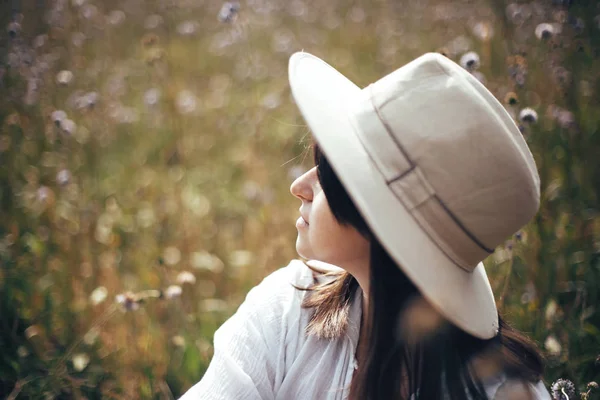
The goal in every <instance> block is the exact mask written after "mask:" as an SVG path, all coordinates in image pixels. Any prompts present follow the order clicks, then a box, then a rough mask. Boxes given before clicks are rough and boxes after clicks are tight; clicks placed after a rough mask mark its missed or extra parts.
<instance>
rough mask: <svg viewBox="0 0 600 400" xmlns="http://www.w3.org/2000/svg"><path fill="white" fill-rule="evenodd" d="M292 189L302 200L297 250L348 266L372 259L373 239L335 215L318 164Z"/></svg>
mask: <svg viewBox="0 0 600 400" xmlns="http://www.w3.org/2000/svg"><path fill="white" fill-rule="evenodd" d="M290 192H291V193H292V194H293V195H294V196H296V197H297V198H299V199H300V200H301V201H302V205H301V207H300V215H301V216H300V218H298V221H297V222H296V228H297V229H298V239H297V240H296V251H297V252H298V254H299V255H300V256H301V257H303V258H305V259H310V260H319V261H323V262H326V263H329V264H333V265H337V266H338V267H341V268H344V269H346V270H348V272H350V273H353V272H355V271H352V270H350V269H351V268H348V267H350V266H352V265H361V264H363V265H364V263H365V262H366V265H368V260H369V242H368V240H367V239H365V238H364V237H363V236H362V235H361V234H360V233H359V232H358V231H357V230H356V229H355V228H353V227H352V226H350V225H341V224H340V223H338V221H337V220H336V219H335V217H334V216H333V214H332V213H331V209H330V208H329V203H328V202H327V199H326V198H325V193H324V192H323V190H322V189H321V185H320V183H319V179H318V176H317V167H314V168H312V169H310V170H309V171H308V172H306V173H305V174H303V175H302V176H300V177H299V178H298V179H296V180H295V181H294V182H293V183H292V186H291V187H290Z"/></svg>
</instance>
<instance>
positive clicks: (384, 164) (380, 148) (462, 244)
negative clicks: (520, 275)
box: [352, 85, 494, 272]
mask: <svg viewBox="0 0 600 400" xmlns="http://www.w3.org/2000/svg"><path fill="white" fill-rule="evenodd" d="M371 88H372V87H371V85H370V86H369V87H368V88H365V89H363V92H365V91H368V92H369V96H368V99H364V100H363V101H362V102H361V103H360V105H359V109H355V110H354V111H355V112H354V113H352V114H353V116H354V118H353V119H354V121H353V122H354V123H356V124H357V125H358V126H357V128H358V129H356V131H357V135H358V137H359V139H360V141H361V143H362V144H363V146H364V148H365V150H366V151H367V153H368V154H369V157H370V158H371V160H372V161H373V163H374V164H375V166H376V167H377V169H378V170H379V172H380V173H381V175H382V177H383V178H384V180H385V182H386V183H387V185H388V187H389V188H390V190H391V191H392V193H393V194H394V195H395V197H396V198H397V199H398V200H399V201H400V202H401V203H402V205H403V206H404V207H405V208H406V209H407V210H408V211H409V212H410V213H411V215H412V216H413V218H415V220H416V221H417V223H418V224H419V225H420V226H421V228H422V229H423V230H424V231H425V232H426V233H427V234H428V236H429V237H430V238H431V239H432V241H433V242H434V243H435V244H436V245H437V246H438V248H439V249H440V250H441V251H442V252H443V253H444V254H446V256H447V257H448V258H449V259H450V260H452V262H453V263H454V264H456V265H457V266H458V267H460V268H462V269H464V270H465V271H467V272H472V271H473V270H474V269H475V267H476V266H477V264H478V263H479V262H480V261H481V260H483V259H485V258H486V257H487V256H488V255H489V254H491V253H493V252H494V250H493V249H489V248H487V247H486V246H485V245H484V244H483V243H481V242H480V241H479V240H478V239H477V238H476V237H475V236H474V235H473V234H472V233H471V232H470V231H469V230H468V229H467V228H466V227H465V226H464V225H463V224H462V223H461V222H460V220H459V219H458V218H457V217H456V215H454V214H453V213H452V212H451V211H450V210H449V209H448V207H447V206H446V204H445V203H444V202H443V201H442V199H441V198H440V197H439V195H438V194H437V193H436V192H435V189H434V188H433V186H432V185H431V184H430V183H429V181H428V180H427V178H426V176H425V174H424V173H423V171H422V170H421V168H419V166H418V165H417V164H416V163H415V162H413V161H412V160H411V159H410V157H409V156H408V153H407V152H406V150H405V148H404V147H403V146H402V145H401V144H400V142H399V141H398V139H397V138H396V136H395V135H394V134H393V131H392V129H391V127H390V126H389V124H388V123H387V122H386V121H385V119H384V118H383V116H382V114H381V112H380V110H379V109H378V107H377V106H376V104H375V99H374V97H373V95H372V93H371ZM365 94H366V93H365ZM374 116H376V118H374ZM367 134H368V135H369V136H370V138H368V139H367V138H366V137H365V136H366V135H367Z"/></svg>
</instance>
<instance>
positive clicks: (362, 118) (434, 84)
mask: <svg viewBox="0 0 600 400" xmlns="http://www.w3.org/2000/svg"><path fill="white" fill-rule="evenodd" d="M289 80H290V85H291V89H292V94H293V96H294V99H295V101H296V103H297V105H298V107H299V109H300V111H301V113H302V115H303V116H304V119H305V120H306V122H307V123H308V125H309V127H310V129H311V130H312V133H313V136H314V138H315V140H316V141H317V143H318V145H319V147H320V148H321V149H322V151H323V153H324V154H325V156H326V157H327V160H328V161H329V163H330V164H331V166H332V168H333V169H334V171H335V172H336V174H337V176H338V177H339V179H340V181H341V182H342V184H343V185H344V187H345V188H346V190H347V192H348V194H349V195H350V197H351V198H352V200H353V201H354V203H355V205H356V207H357V208H358V210H359V211H360V212H361V214H362V216H363V217H364V219H365V221H366V222H367V224H368V225H369V227H370V228H371V230H372V231H373V233H374V234H375V235H376V237H377V239H378V240H379V241H380V243H381V244H382V246H383V247H384V248H385V249H386V250H387V252H388V253H389V254H390V256H391V257H392V258H393V259H394V260H395V261H396V263H397V264H398V266H399V268H400V269H401V270H402V271H403V272H404V273H405V274H406V275H407V276H408V277H409V278H410V279H411V280H412V281H413V283H414V284H415V285H416V286H417V287H418V288H419V290H420V291H421V293H422V294H423V295H424V296H425V297H426V298H427V299H428V300H429V301H430V303H431V304H432V305H433V306H434V307H435V308H437V309H438V310H439V312H440V313H441V314H442V315H444V316H445V317H446V318H447V319H448V320H449V321H451V322H452V323H454V324H455V325H457V326H458V327H459V328H461V329H463V330H464V331H466V332H468V333H470V334H472V335H474V336H476V337H479V338H482V339H488V338H492V337H494V336H495V335H496V334H497V332H498V312H497V309H496V303H495V300H494V295H493V293H492V289H491V287H490V283H489V280H488V278H487V275H486V272H485V269H484V266H483V263H482V262H481V261H483V260H484V259H485V258H486V257H487V256H488V255H489V254H491V253H492V252H493V251H494V249H495V247H496V246H498V245H499V244H501V243H503V242H504V241H505V240H506V239H507V237H509V236H510V235H512V234H513V233H514V232H516V231H518V230H519V229H520V228H521V227H522V226H523V225H525V224H526V223H527V222H528V221H529V220H530V219H531V218H532V217H533V216H534V215H535V213H536V212H537V210H538V207H539V197H540V189H539V185H540V181H539V176H538V174H537V169H536V166H535V162H534V160H533V157H532V155H531V152H530V150H529V148H528V147H527V144H526V143H525V141H524V139H523V137H522V135H521V133H520V131H519V129H518V128H517V126H516V125H515V123H514V121H513V119H512V118H511V117H510V115H509V114H508V113H507V111H506V110H505V109H504V107H503V106H502V105H501V104H500V103H499V102H498V101H497V100H496V98H495V97H494V96H493V95H492V94H491V93H490V92H489V91H488V90H487V89H486V88H485V87H484V86H483V85H482V84H481V83H480V82H479V81H478V80H477V79H476V78H474V77H473V76H472V75H471V74H470V73H469V72H467V71H466V70H464V69H463V68H461V67H460V66H459V65H457V64H456V63H454V62H453V61H451V60H449V59H448V58H446V57H444V56H442V55H441V54H437V53H428V54H425V55H423V56H421V57H419V58H417V59H415V60H413V61H412V62H410V63H408V64H406V65H405V66H403V67H401V68H399V69H398V70H396V71H394V72H392V73H391V74H389V75H387V76H385V77H384V78H382V79H380V80H379V81H377V82H375V83H373V84H371V85H369V86H367V87H366V88H364V89H360V88H359V87H358V86H356V85H355V84H354V83H352V82H351V81H350V80H348V79H347V78H346V77H344V76H343V75H342V74H341V73H339V72H338V71H337V70H335V69H334V68H333V67H331V66H330V65H328V64H327V63H325V62H324V61H323V60H321V59H319V58H317V57H315V56H313V55H311V54H308V53H304V52H300V53H296V54H293V55H292V57H291V58H290V62H289Z"/></svg>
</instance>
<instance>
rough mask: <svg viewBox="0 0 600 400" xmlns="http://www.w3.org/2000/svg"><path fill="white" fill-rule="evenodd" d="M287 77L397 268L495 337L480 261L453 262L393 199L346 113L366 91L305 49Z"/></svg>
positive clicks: (468, 327)
mask: <svg viewBox="0 0 600 400" xmlns="http://www.w3.org/2000/svg"><path fill="white" fill-rule="evenodd" d="M289 81H290V87H291V90H292V94H293V97H294V99H295V101H296V104H297V106H298V108H299V109H300V111H301V113H302V115H303V117H304V119H305V120H306V122H307V124H308V126H309V127H310V129H311V131H312V133H313V136H314V138H315V140H316V141H317V143H318V145H319V147H320V148H321V150H322V151H323V153H324V154H325V155H326V157H327V160H328V161H329V163H330V164H331V166H332V168H333V169H334V171H335V172H336V174H337V176H338V177H339V179H340V181H341V182H342V184H343V185H344V188H346V190H347V192H348V194H349V195H350V197H351V198H352V200H353V201H354V203H355V205H356V207H357V208H358V209H359V211H360V212H361V215H362V216H363V218H364V219H365V220H366V222H367V224H368V225H369V227H370V228H371V230H372V231H373V233H374V234H375V235H376V236H377V238H378V240H379V241H380V243H381V244H382V246H383V247H384V248H385V249H386V250H387V252H388V253H389V254H390V256H391V257H392V258H393V259H394V260H395V261H396V263H397V264H398V266H399V267H400V269H401V270H402V271H403V272H404V273H405V274H406V275H407V276H408V277H409V279H411V280H412V282H413V283H414V284H415V285H416V286H417V288H419V290H420V291H421V293H422V294H423V296H425V298H426V299H428V300H429V301H430V303H431V304H432V305H433V306H434V307H435V308H437V309H438V311H439V312H440V313H441V314H442V315H443V316H445V317H446V318H447V319H448V320H449V321H451V322H452V323H454V324H455V325H457V326H458V327H459V328H461V329H462V330H464V331H466V332H467V333H469V334H471V335H473V336H476V337H478V338H481V339H489V338H492V337H494V336H495V335H496V334H497V332H498V312H497V309H496V303H495V299H494V294H493V292H492V289H491V286H490V283H489V280H488V278H487V275H486V272H485V268H484V266H483V263H479V264H478V265H477V266H476V267H475V269H474V270H473V272H467V271H465V270H464V269H462V268H460V267H458V266H457V265H456V264H454V263H453V262H452V261H451V260H450V259H449V258H448V257H447V256H446V255H445V254H444V253H443V252H442V251H441V250H440V248H439V247H438V246H437V245H436V244H435V242H433V240H432V239H431V238H430V237H429V236H428V235H427V234H426V233H425V231H423V229H422V228H421V227H420V225H419V224H418V222H417V221H416V220H415V218H414V217H413V216H412V215H411V214H410V212H409V211H408V210H407V209H406V208H405V207H404V206H403V205H402V203H401V202H400V201H399V200H398V199H397V198H396V197H395V196H394V194H393V193H392V191H391V190H390V189H389V188H388V186H387V184H386V182H385V179H384V177H383V176H382V175H381V173H380V172H379V171H378V170H377V167H376V166H375V164H374V163H373V161H372V160H371V159H370V157H369V155H368V153H367V152H366V151H365V148H364V147H363V145H362V144H361V141H360V139H359V137H358V136H357V133H356V127H355V126H354V124H353V123H352V122H351V119H350V115H349V112H350V111H349V110H350V107H349V105H350V104H351V103H352V102H353V100H355V99H356V100H357V99H358V98H359V96H360V94H361V89H360V88H359V87H358V86H357V85H355V84H354V83H353V82H351V81H350V80H349V79H347V78H346V77H345V76H344V75H342V74H341V73H339V72H338V71H337V70H336V69H335V68H333V67H331V66H330V65H329V64H327V63H326V62H324V61H323V60H321V59H319V58H317V57H315V56H313V55H311V54H308V53H304V52H301V53H295V54H293V55H292V57H291V58H290V62H289ZM407 118H410V116H407Z"/></svg>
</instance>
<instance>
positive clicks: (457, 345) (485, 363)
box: [302, 145, 543, 400]
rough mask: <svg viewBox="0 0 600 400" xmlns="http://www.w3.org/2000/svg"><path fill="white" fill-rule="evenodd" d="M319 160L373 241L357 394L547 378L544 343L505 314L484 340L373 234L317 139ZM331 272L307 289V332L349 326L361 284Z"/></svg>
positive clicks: (340, 210) (418, 394)
mask: <svg viewBox="0 0 600 400" xmlns="http://www.w3.org/2000/svg"><path fill="white" fill-rule="evenodd" d="M314 159H315V165H316V166H317V174H318V177H319V181H320V184H321V186H322V188H323V191H324V193H325V197H326V198H327V201H328V202H329V206H330V208H331V211H332V213H333V215H334V217H335V218H336V220H337V221H338V222H339V223H340V224H343V225H351V226H353V227H354V228H356V229H357V230H358V231H359V232H361V233H362V234H363V235H364V236H365V237H366V238H367V239H369V240H370V243H371V255H370V272H371V273H370V293H369V310H368V312H367V313H366V315H367V320H366V321H365V323H364V325H363V327H364V328H363V329H365V335H364V338H365V339H366V345H365V346H360V349H359V351H360V354H358V359H359V360H360V361H359V366H358V369H357V370H356V371H355V373H354V376H353V379H352V385H351V391H350V398H351V399H361V400H375V399H408V398H410V396H411V395H412V396H414V398H415V399H442V398H448V399H451V400H458V399H464V398H465V397H466V395H468V396H470V398H471V399H473V400H477V399H487V396H486V393H485V389H484V382H485V380H486V378H490V377H493V376H495V375H497V374H498V373H500V372H504V373H505V374H506V375H507V376H509V377H513V378H517V379H520V380H523V381H528V382H537V381H538V380H540V379H541V377H542V374H543V359H542V357H541V355H540V353H539V351H538V350H537V347H536V346H535V344H534V343H533V342H532V341H531V340H529V339H528V338H527V337H526V336H525V335H523V334H522V333H520V332H518V331H517V330H515V329H513V328H511V327H510V326H509V325H508V324H507V323H506V322H505V321H504V320H503V319H502V318H499V320H500V329H499V333H498V335H497V336H496V337H494V338H493V339H489V340H483V339H479V338H476V337H474V336H472V335H469V334H468V333H466V332H464V331H463V330H461V329H459V328H458V327H456V326H455V325H453V324H452V323H450V322H449V321H448V320H446V319H445V318H443V317H442V316H441V315H440V314H439V313H437V311H435V310H434V309H433V307H431V306H430V305H429V303H428V302H427V301H426V300H425V299H424V298H423V297H422V296H421V293H420V292H419V290H418V289H417V288H416V287H415V286H414V284H413V283H412V282H411V281H410V280H409V279H408V278H407V277H406V275H405V274H404V273H403V272H402V271H401V270H400V269H399V268H398V267H397V265H396V263H395V262H394V261H393V260H392V258H391V257H390V256H389V254H388V253H387V251H386V250H385V249H384V248H383V247H382V246H381V244H380V243H379V242H378V240H377V239H376V238H375V237H374V235H373V234H372V233H371V231H370V229H369V227H368V225H367V224H366V222H365V221H364V219H363V218H362V216H361V215H360V213H359V211H358V210H357V208H356V207H355V206H354V203H353V202H352V200H351V199H350V197H349V196H348V194H347V192H346V190H345V189H344V187H343V186H342V184H341V183H340V181H339V180H338V178H337V176H336V175H335V173H334V171H333V169H332V168H331V166H330V164H329V163H328V162H327V159H326V158H325V156H324V154H322V152H321V151H320V150H319V148H318V146H316V145H315V146H314ZM314 271H315V273H321V272H322V271H319V270H314ZM328 275H330V279H326V280H325V282H324V283H317V281H315V283H314V284H313V285H312V286H310V287H308V288H306V289H305V290H308V291H309V292H310V293H309V295H307V296H306V297H305V299H304V301H303V304H302V306H303V307H305V308H310V309H312V316H311V319H310V322H309V324H308V326H307V328H306V331H307V334H309V335H315V336H317V337H320V338H324V339H335V338H338V337H340V336H341V335H343V334H344V332H345V331H346V328H347V325H348V316H349V309H350V303H351V301H352V299H353V298H354V296H353V294H354V292H355V291H356V290H358V288H359V285H358V282H357V281H356V279H354V277H352V275H350V274H349V273H347V272H335V273H329V274H328ZM415 310H416V312H415Z"/></svg>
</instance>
